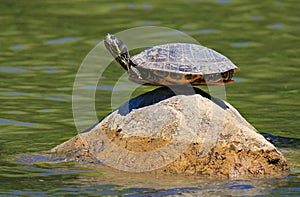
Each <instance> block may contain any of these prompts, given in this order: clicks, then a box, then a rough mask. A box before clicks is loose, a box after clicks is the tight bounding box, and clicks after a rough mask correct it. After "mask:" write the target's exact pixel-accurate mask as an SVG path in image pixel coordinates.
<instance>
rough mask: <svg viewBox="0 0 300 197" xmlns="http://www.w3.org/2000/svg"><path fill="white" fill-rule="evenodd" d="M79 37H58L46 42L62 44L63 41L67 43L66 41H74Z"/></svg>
mask: <svg viewBox="0 0 300 197" xmlns="http://www.w3.org/2000/svg"><path fill="white" fill-rule="evenodd" d="M78 39H79V38H77V37H67V38H60V39H56V40H47V41H45V44H62V43H66V42H72V41H75V40H78Z"/></svg>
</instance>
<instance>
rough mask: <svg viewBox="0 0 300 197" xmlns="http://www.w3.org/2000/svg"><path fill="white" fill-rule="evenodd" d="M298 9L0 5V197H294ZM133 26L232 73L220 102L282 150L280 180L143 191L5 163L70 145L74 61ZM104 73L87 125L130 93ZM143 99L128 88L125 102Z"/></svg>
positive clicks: (227, 4)
mask: <svg viewBox="0 0 300 197" xmlns="http://www.w3.org/2000/svg"><path fill="white" fill-rule="evenodd" d="M299 5H300V4H299V3H297V2H296V1H293V0H286V1H273V0H265V1H258V0H251V1H250V0H245V1H235V0H186V1H179V0H178V1H177V0H174V1H172V2H167V1H164V2H162V1H151V0H150V1H148V2H140V1H130V2H129V1H125V2H121V1H120V2H119V1H118V2H117V1H114V2H110V1H106V2H104V1H101V2H97V1H89V2H87V1H75V2H69V1H64V0H60V1H58V0H54V1H14V0H11V1H2V2H1V6H0V24H1V31H0V40H1V45H0V52H1V53H0V76H1V78H0V84H1V85H0V102H1V110H0V156H1V157H0V166H1V168H0V183H1V184H0V196H2V194H3V195H10V196H26V195H27V196H41V195H90V196H93V195H94V196H97V195H99V194H103V195H121V196H122V195H123V196H126V195H127V196H143V195H146V194H147V195H150V196H164V195H171V194H173V195H176V194H178V195H179V194H181V193H183V194H186V195H194V196H195V195H200V194H203V195H204V194H205V195H236V196H239V195H248V196H254V195H267V196H273V195H278V196H280V195H285V194H287V195H295V196H296V195H299V194H300V191H299V180H300V179H299V169H300V166H299V158H300V154H299V140H297V139H300V132H299V119H300V113H299V109H300V105H299V96H300V85H299V84H300V78H299V74H300V72H299V71H300V70H299V64H300V59H299V53H300V49H299V46H300V39H299V38H300V33H299V32H300V24H299V23H300V15H299V8H300V7H299ZM143 25H158V26H167V27H170V28H174V29H178V30H181V31H183V32H186V33H188V34H189V35H191V36H193V37H194V38H195V39H197V40H198V41H199V42H200V43H201V44H203V45H205V46H207V47H210V48H213V49H215V50H217V51H219V52H221V53H223V54H224V55H225V56H228V57H229V58H230V59H231V60H232V61H233V62H234V63H235V64H237V65H238V66H239V68H240V69H241V71H240V72H238V73H237V74H236V75H235V78H236V83H233V84H230V85H228V86H226V94H227V100H228V102H230V103H231V104H232V105H233V106H235V107H236V108H237V109H238V110H239V111H240V112H241V114H242V115H243V116H245V118H246V119H247V120H249V122H251V123H252V124H253V125H254V126H255V127H256V128H257V129H258V130H259V131H260V132H264V133H267V134H272V135H273V136H281V137H283V138H275V139H291V140H292V141H284V142H283V145H282V144H277V145H278V146H280V147H281V149H280V150H281V151H282V152H283V153H284V154H285V156H286V157H287V159H288V160H289V163H290V166H291V169H292V172H291V174H290V175H289V176H287V177H285V178H280V179H264V180H234V181H224V180H223V181H220V180H219V181H217V180H212V181H207V180H201V178H194V180H191V179H193V178H191V177H189V178H187V177H177V176H174V177H165V178H164V177H159V178H156V177H155V176H154V177H151V178H149V179H148V177H147V176H146V177H145V176H143V177H140V176H138V175H132V174H130V175H128V174H126V173H125V174H124V173H120V172H116V171H114V170H109V169H106V168H103V169H99V170H91V169H93V168H90V167H89V166H78V165H76V164H73V163H71V164H70V163H55V162H54V163H49V162H47V160H45V161H43V160H40V159H41V158H39V159H38V158H36V160H38V161H39V162H38V163H35V164H28V163H26V162H25V163H16V160H15V158H16V156H17V155H23V154H24V153H26V154H27V153H31V152H42V151H46V150H49V149H51V148H53V147H54V146H56V145H57V144H60V143H62V142H63V141H66V140H68V139H70V138H71V137H73V136H74V135H76V134H77V131H76V128H75V126H74V122H73V116H72V88H73V82H74V79H75V77H76V73H77V70H78V68H79V66H80V64H81V62H82V60H83V59H84V58H85V57H86V55H87V54H88V52H89V51H90V50H91V49H92V48H93V47H94V46H95V45H96V44H97V43H99V41H101V40H102V39H103V37H104V35H105V34H106V33H108V32H110V33H115V32H118V31H122V30H125V29H128V28H132V27H136V26H143ZM112 65H114V66H112V67H111V68H109V69H108V70H107V72H106V73H105V76H104V77H105V78H103V79H102V80H101V84H98V85H97V87H96V89H97V93H96V98H97V99H96V108H97V113H98V118H99V119H101V118H103V117H104V116H105V115H106V114H108V113H109V112H110V111H111V110H112V109H111V105H110V102H111V101H110V96H111V92H112V90H115V91H122V90H126V89H130V88H131V87H132V86H131V85H130V84H129V83H126V82H124V83H123V84H122V85H118V86H117V87H116V86H115V81H116V80H118V78H119V76H120V74H123V70H122V68H120V67H118V66H115V64H112ZM95 69H97V65H95ZM85 88H86V89H88V88H94V87H85ZM152 89H153V88H151V87H140V88H139V89H137V90H136V91H135V92H134V94H135V95H138V94H141V93H144V92H147V91H149V90H152ZM204 89H205V88H204ZM205 90H207V89H205ZM135 95H133V96H135ZM275 141H276V140H275ZM284 143H285V144H284ZM288 144H292V145H291V146H287V145H288Z"/></svg>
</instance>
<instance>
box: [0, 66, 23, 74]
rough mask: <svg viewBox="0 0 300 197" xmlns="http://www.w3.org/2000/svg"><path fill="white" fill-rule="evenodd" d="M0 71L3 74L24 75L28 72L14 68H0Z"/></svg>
mask: <svg viewBox="0 0 300 197" xmlns="http://www.w3.org/2000/svg"><path fill="white" fill-rule="evenodd" d="M0 71H3V72H9V73H25V72H28V70H26V69H23V68H15V67H10V66H0Z"/></svg>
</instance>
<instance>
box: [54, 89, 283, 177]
mask: <svg viewBox="0 0 300 197" xmlns="http://www.w3.org/2000/svg"><path fill="white" fill-rule="evenodd" d="M52 152H56V153H57V154H58V155H59V156H61V157H64V158H65V159H66V160H77V161H84V162H92V163H99V164H105V165H108V166H111V167H113V168H117V169H120V170H125V171H132V172H144V171H155V172H156V173H176V174H188V175H216V176H226V177H240V176H260V175H267V176H278V175H281V174H283V173H284V172H286V171H288V166H287V162H286V160H285V158H284V157H283V155H282V154H281V153H280V152H279V151H278V150H277V149H276V148H275V147H274V146H273V145H272V144H271V143H269V142H268V141H267V140H266V139H265V138H264V137H263V136H262V135H260V134H259V133H258V132H257V131H256V130H255V128H254V127H252V126H251V125H250V124H249V123H248V122H247V121H246V120H245V119H244V118H243V117H242V116H241V115H240V114H239V113H238V111H237V110H236V109H234V108H233V107H232V106H231V105H230V104H228V103H226V102H225V101H222V100H220V99H217V98H214V97H211V96H210V95H208V94H207V93H205V92H203V91H201V90H200V89H193V88H185V89H182V88H176V89H172V90H170V89H168V88H165V87H163V88H158V89H156V90H154V91H152V92H149V93H146V94H143V95H141V96H139V97H137V98H134V99H132V100H130V101H129V102H128V103H125V104H124V105H122V106H121V107H120V108H118V109H117V110H115V111H113V112H112V113H111V114H109V115H108V116H107V117H106V118H104V119H103V120H102V121H101V122H100V123H98V124H96V125H95V126H94V127H93V128H91V129H90V130H88V131H86V132H84V133H80V134H78V135H77V136H75V137H74V138H72V139H70V140H69V141H67V142H65V143H63V144H61V145H59V146H57V147H55V148H54V149H52Z"/></svg>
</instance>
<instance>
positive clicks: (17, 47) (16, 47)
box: [11, 44, 25, 50]
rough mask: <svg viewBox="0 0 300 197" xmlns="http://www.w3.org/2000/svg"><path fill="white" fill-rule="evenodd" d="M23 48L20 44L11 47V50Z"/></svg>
mask: <svg viewBox="0 0 300 197" xmlns="http://www.w3.org/2000/svg"><path fill="white" fill-rule="evenodd" d="M24 48H25V45H24V44H20V45H16V46H12V47H11V49H12V50H22V49H24Z"/></svg>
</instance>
